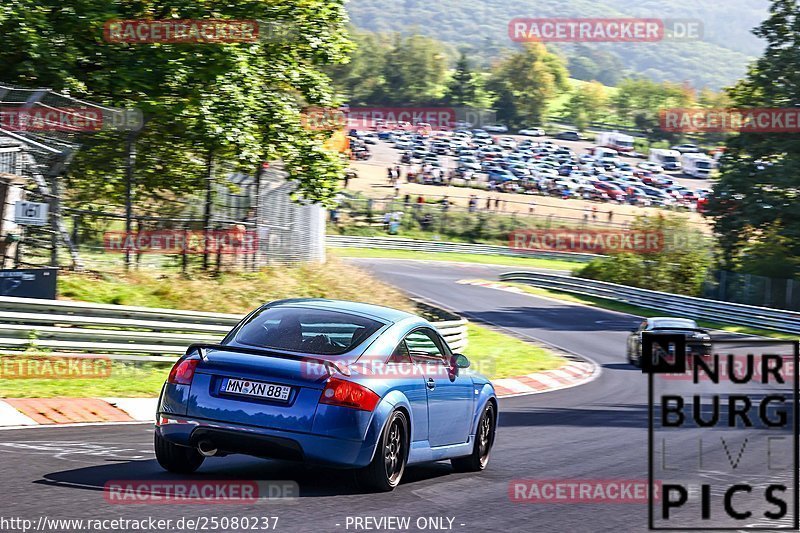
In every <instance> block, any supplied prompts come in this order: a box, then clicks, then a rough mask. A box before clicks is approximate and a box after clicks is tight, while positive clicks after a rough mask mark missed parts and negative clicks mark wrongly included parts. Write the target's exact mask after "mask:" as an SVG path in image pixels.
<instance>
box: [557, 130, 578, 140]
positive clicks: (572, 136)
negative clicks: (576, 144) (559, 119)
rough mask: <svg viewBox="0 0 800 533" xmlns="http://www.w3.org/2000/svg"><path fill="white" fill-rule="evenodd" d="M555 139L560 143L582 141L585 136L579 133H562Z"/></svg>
mask: <svg viewBox="0 0 800 533" xmlns="http://www.w3.org/2000/svg"><path fill="white" fill-rule="evenodd" d="M555 138H556V139H558V140H560V141H582V140H583V135H581V134H580V133H578V132H577V131H562V132H561V133H557V134H556V135H555Z"/></svg>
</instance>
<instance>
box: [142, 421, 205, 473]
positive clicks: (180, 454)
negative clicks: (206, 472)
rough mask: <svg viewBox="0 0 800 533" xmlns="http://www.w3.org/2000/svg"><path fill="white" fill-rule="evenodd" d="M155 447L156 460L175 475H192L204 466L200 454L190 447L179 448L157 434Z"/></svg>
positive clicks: (154, 439)
mask: <svg viewBox="0 0 800 533" xmlns="http://www.w3.org/2000/svg"><path fill="white" fill-rule="evenodd" d="M153 446H154V447H155V449H156V460H157V461H158V464H160V465H161V467H162V468H164V470H167V471H168V472H173V473H175V474H191V473H192V472H194V471H195V470H197V469H198V468H200V465H201V464H203V459H205V457H203V456H202V455H201V454H200V452H198V451H197V450H195V449H194V448H189V447H188V446H178V445H177V444H173V443H171V442H169V441H168V440H167V439H165V438H163V437H162V436H161V435H159V433H158V431H156V432H155V437H154V438H153Z"/></svg>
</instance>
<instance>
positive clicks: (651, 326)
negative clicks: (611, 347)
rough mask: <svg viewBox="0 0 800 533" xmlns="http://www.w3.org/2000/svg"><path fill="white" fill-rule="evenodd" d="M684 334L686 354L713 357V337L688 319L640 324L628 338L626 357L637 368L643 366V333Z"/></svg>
mask: <svg viewBox="0 0 800 533" xmlns="http://www.w3.org/2000/svg"><path fill="white" fill-rule="evenodd" d="M644 332H652V333H664V334H673V335H674V334H678V335H680V334H683V335H685V337H686V353H687V354H698V355H701V356H703V357H707V356H710V355H711V336H710V335H709V334H708V331H707V330H705V329H703V328H700V327H698V325H697V322H695V321H694V320H690V319H688V318H672V317H652V318H647V319H645V320H644V321H642V323H641V324H639V327H637V328H636V329H634V330H633V331H631V334H630V335H629V336H628V347H627V351H626V357H627V359H628V362H629V363H630V364H632V365H633V366H636V367H641V366H642V333H644Z"/></svg>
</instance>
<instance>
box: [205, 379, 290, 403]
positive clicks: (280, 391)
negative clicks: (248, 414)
mask: <svg viewBox="0 0 800 533" xmlns="http://www.w3.org/2000/svg"><path fill="white" fill-rule="evenodd" d="M220 392H224V393H226V394H239V395H241V396H251V397H254V398H266V399H268V400H277V401H281V402H286V401H289V393H290V392H292V388H291V387H289V386H288V385H276V384H275V383H263V382H261V381H252V380H249V379H227V380H225V381H224V382H223V384H222V388H221V389H220Z"/></svg>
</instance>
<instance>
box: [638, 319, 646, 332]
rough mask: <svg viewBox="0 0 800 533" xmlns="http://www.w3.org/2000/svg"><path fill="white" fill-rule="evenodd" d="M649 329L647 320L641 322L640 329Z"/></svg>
mask: <svg viewBox="0 0 800 533" xmlns="http://www.w3.org/2000/svg"><path fill="white" fill-rule="evenodd" d="M646 329H647V320H645V321H644V322H642V323H641V324H639V331H644V330H646Z"/></svg>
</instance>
